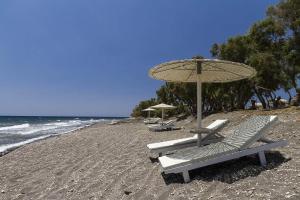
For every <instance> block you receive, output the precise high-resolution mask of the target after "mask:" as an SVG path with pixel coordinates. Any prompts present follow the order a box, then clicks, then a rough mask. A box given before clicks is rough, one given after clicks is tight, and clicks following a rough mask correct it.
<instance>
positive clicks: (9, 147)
mask: <svg viewBox="0 0 300 200" xmlns="http://www.w3.org/2000/svg"><path fill="white" fill-rule="evenodd" d="M98 123H101V124H103V122H96V123H94V124H91V125H85V126H83V127H79V128H76V129H74V130H70V131H66V132H62V133H56V134H52V135H45V136H40V137H36V138H31V139H28V140H24V141H22V142H18V143H13V144H6V145H2V146H0V157H2V156H4V155H6V154H8V153H10V152H12V151H14V150H16V149H18V148H20V147H22V146H24V145H28V144H31V143H33V142H38V141H41V140H46V139H49V138H52V137H59V136H61V135H64V134H70V133H73V132H76V131H78V130H81V129H84V128H88V127H91V126H94V125H95V124H98Z"/></svg>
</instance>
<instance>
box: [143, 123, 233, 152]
mask: <svg viewBox="0 0 300 200" xmlns="http://www.w3.org/2000/svg"><path fill="white" fill-rule="evenodd" d="M217 121H218V120H215V121H214V122H213V123H215V122H217ZM219 121H221V124H220V125H218V126H217V127H216V128H214V127H213V128H212V130H213V131H214V137H213V138H210V137H211V136H212V135H210V136H209V137H207V136H205V138H207V139H205V140H203V141H201V145H207V144H211V143H215V142H219V141H221V140H223V138H224V137H223V136H222V135H220V134H218V131H220V130H221V129H222V128H224V126H225V125H226V124H227V123H228V122H229V120H228V119H222V120H221V119H219ZM213 123H212V124H213ZM210 125H211V124H210ZM210 125H209V126H210ZM209 126H208V127H209ZM195 136H197V135H194V136H193V137H188V138H181V139H177V140H170V141H165V142H171V141H175V144H173V145H169V146H163V147H157V148H151V147H150V146H149V145H151V144H148V145H147V147H148V148H149V149H150V152H151V153H158V155H159V156H162V155H163V154H164V153H167V152H170V151H175V150H178V149H182V148H187V147H192V146H196V145H197V137H195ZM177 141H178V142H177ZM158 143H160V142H158ZM152 144H156V143H152Z"/></svg>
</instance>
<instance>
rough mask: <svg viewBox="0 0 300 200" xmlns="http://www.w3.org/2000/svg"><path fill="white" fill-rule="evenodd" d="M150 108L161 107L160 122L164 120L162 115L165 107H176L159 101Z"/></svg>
mask: <svg viewBox="0 0 300 200" xmlns="http://www.w3.org/2000/svg"><path fill="white" fill-rule="evenodd" d="M151 108H155V109H161V121H162V123H163V122H164V115H165V112H164V111H165V110H166V109H174V108H176V107H175V106H172V105H168V104H164V103H161V104H158V105H155V106H151Z"/></svg>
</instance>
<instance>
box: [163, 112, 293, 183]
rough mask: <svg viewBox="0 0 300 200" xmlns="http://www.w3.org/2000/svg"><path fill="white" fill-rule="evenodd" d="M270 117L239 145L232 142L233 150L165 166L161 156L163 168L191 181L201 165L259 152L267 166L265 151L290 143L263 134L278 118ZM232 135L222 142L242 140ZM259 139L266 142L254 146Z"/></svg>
mask: <svg viewBox="0 0 300 200" xmlns="http://www.w3.org/2000/svg"><path fill="white" fill-rule="evenodd" d="M269 117H270V122H269V123H268V124H266V125H265V126H264V127H262V128H261V129H260V130H258V132H257V134H255V135H253V136H252V137H250V138H248V139H246V140H245V141H244V142H242V143H241V144H238V143H237V144H236V145H237V146H236V145H235V144H234V143H232V144H234V145H233V146H234V147H236V148H237V149H236V148H235V149H232V150H228V151H225V152H224V153H220V154H218V155H215V156H213V157H209V158H206V159H205V158H204V159H203V160H201V159H194V160H191V161H187V162H184V163H181V164H179V163H178V164H174V165H170V166H165V167H164V166H163V164H162V160H163V159H165V158H164V157H160V158H159V162H160V164H161V170H162V171H163V172H164V173H166V174H169V173H182V175H183V179H184V182H189V181H190V176H189V171H190V170H193V169H197V168H201V167H204V166H208V165H213V164H217V163H221V162H224V161H228V160H233V159H237V158H240V157H243V156H248V155H253V154H258V156H259V160H260V163H261V165H263V166H265V165H266V158H265V154H264V152H265V151H267V150H270V149H272V148H277V147H282V146H286V145H287V144H288V142H287V141H285V140H280V141H271V140H268V139H265V137H264V136H263V134H264V133H265V132H266V130H267V129H268V128H269V127H270V126H271V125H273V124H274V123H275V122H276V121H277V119H278V118H277V116H269ZM246 126H247V123H246ZM232 136H233V137H231V138H229V137H228V138H226V140H227V141H225V140H224V141H222V142H220V143H224V144H229V145H232V144H230V143H231V141H237V142H239V140H240V139H239V138H236V139H234V138H235V135H232ZM245 137H247V135H245ZM248 137H249V136H248ZM232 139H233V140H232ZM243 140H244V138H243ZM257 141H260V142H264V143H265V144H264V145H260V146H255V147H253V144H254V143H255V142H257ZM228 142H229V143H228ZM200 150H201V149H200ZM175 153H176V152H175Z"/></svg>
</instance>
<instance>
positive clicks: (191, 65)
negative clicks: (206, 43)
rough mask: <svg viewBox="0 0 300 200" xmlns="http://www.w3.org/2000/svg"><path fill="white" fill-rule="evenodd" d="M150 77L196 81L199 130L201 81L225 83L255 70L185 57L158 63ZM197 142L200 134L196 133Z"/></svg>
mask: <svg viewBox="0 0 300 200" xmlns="http://www.w3.org/2000/svg"><path fill="white" fill-rule="evenodd" d="M149 75H150V77H152V78H154V79H158V80H164V81H167V82H197V129H198V130H201V128H202V126H201V114H202V111H201V104H202V103H201V87H202V83H225V82H231V81H238V80H242V79H246V78H251V77H254V76H255V75H256V70H255V69H254V68H252V67H250V66H248V65H245V64H242V63H237V62H230V61H225V60H217V59H185V60H175V61H171V62H166V63H162V64H159V65H157V66H155V67H153V68H152V69H150V71H149ZM198 136H199V137H198V144H199V142H200V140H201V138H200V137H201V135H200V134H198Z"/></svg>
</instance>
